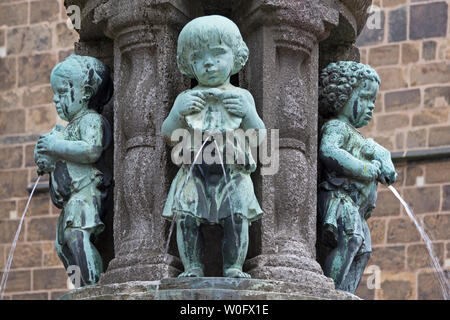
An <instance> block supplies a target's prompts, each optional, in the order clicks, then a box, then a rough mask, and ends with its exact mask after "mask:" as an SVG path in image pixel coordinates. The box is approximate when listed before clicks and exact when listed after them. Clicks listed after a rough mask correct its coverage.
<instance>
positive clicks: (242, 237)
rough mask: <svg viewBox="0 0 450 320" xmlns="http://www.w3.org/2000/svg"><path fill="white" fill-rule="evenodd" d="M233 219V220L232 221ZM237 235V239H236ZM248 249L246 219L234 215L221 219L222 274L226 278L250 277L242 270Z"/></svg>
mask: <svg viewBox="0 0 450 320" xmlns="http://www.w3.org/2000/svg"><path fill="white" fill-rule="evenodd" d="M233 220H234V221H233ZM236 236H237V239H236ZM247 250H248V220H247V219H245V218H244V219H242V218H240V217H239V216H237V215H235V216H234V219H232V218H231V216H230V217H228V218H225V219H224V220H223V240H222V256H223V275H224V277H228V278H250V275H249V274H248V273H245V272H243V271H242V266H243V265H244V262H245V257H246V256H247Z"/></svg>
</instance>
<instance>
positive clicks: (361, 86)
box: [318, 61, 397, 293]
mask: <svg viewBox="0 0 450 320" xmlns="http://www.w3.org/2000/svg"><path fill="white" fill-rule="evenodd" d="M379 83H380V78H379V77H378V75H377V73H376V72H375V70H373V69H372V68H371V67H370V66H368V65H364V64H361V63H356V62H353V61H340V62H337V63H331V64H330V65H328V66H327V67H326V68H324V69H323V70H322V72H321V74H320V82H319V112H320V114H321V116H322V117H323V119H324V124H323V126H322V128H321V137H320V138H321V140H320V148H319V159H320V162H321V165H322V172H321V173H322V174H321V181H320V184H319V193H318V215H319V217H318V218H319V230H320V234H321V239H322V240H321V241H320V242H321V243H320V244H321V245H322V246H321V248H322V249H321V250H323V251H326V254H325V259H324V261H323V263H322V264H323V269H324V273H325V275H327V276H329V277H331V278H332V279H333V280H334V282H335V284H336V288H337V289H341V290H344V291H348V292H352V293H353V292H354V291H355V290H356V288H357V287H358V284H359V282H360V279H361V276H362V274H363V271H364V269H365V267H366V265H367V262H368V261H369V258H370V255H371V252H372V248H371V241H370V230H369V227H368V225H367V222H366V220H367V219H368V218H369V217H370V215H371V213H372V211H373V209H374V208H375V202H376V200H377V184H378V182H381V183H383V184H384V185H389V184H392V183H394V182H395V180H396V178H397V173H396V172H395V168H394V165H393V163H392V160H391V155H390V152H389V151H388V150H386V149H385V148H383V147H382V146H381V145H379V144H378V143H376V142H375V141H374V140H372V139H366V138H365V137H364V136H363V135H362V134H361V133H360V132H359V131H358V130H357V128H361V127H363V126H366V125H367V124H368V123H369V122H370V120H371V119H372V114H373V110H374V108H375V104H374V103H375V99H376V97H377V94H378V86H379ZM319 248H320V246H319Z"/></svg>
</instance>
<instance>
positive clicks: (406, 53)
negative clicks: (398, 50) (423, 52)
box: [402, 42, 420, 64]
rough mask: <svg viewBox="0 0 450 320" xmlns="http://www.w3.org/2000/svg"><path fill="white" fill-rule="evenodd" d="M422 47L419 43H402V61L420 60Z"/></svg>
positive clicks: (404, 62) (406, 62) (405, 62)
mask: <svg viewBox="0 0 450 320" xmlns="http://www.w3.org/2000/svg"><path fill="white" fill-rule="evenodd" d="M419 52H420V47H419V44H418V43H415V42H413V43H402V63H403V64H408V63H413V62H417V61H418V60H419Z"/></svg>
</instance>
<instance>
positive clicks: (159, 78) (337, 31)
mask: <svg viewBox="0 0 450 320" xmlns="http://www.w3.org/2000/svg"><path fill="white" fill-rule="evenodd" d="M65 4H66V6H67V7H69V6H71V5H78V6H79V7H80V8H81V18H82V19H81V29H80V30H78V33H79V34H80V40H79V42H78V43H76V44H75V53H76V54H79V55H88V56H93V57H96V58H98V59H100V60H101V61H102V62H103V63H105V64H106V65H108V66H109V67H110V68H111V69H112V70H113V77H114V98H113V102H110V103H109V104H108V105H107V106H105V108H104V112H103V114H104V115H105V116H106V117H107V118H109V120H110V121H111V123H113V131H114V157H113V158H114V161H113V168H114V199H113V203H114V205H113V207H112V209H113V210H110V213H111V214H110V215H109V219H107V221H106V222H105V224H107V227H106V230H105V232H104V233H105V235H104V237H103V240H102V242H101V243H100V244H99V245H98V248H99V251H101V252H102V248H103V249H104V250H103V251H104V252H105V254H104V255H103V259H104V261H103V262H104V265H105V266H107V268H106V271H105V273H104V274H102V276H101V278H100V281H99V282H98V283H97V284H96V285H93V286H86V287H82V288H79V289H75V290H73V291H71V292H69V293H68V294H66V295H65V296H63V299H357V297H356V296H354V295H352V294H350V293H347V292H343V291H338V290H335V286H334V283H333V280H331V279H330V278H327V277H326V276H325V275H324V274H323V271H322V268H321V266H320V265H319V263H318V262H317V260H316V233H317V231H316V225H317V221H316V216H317V209H316V202H317V171H318V170H317V162H318V160H317V148H318V73H319V69H320V68H323V67H324V66H326V65H328V63H330V62H332V61H338V60H353V61H358V60H359V53H358V50H357V49H356V48H355V47H354V46H353V43H354V42H355V40H356V37H357V35H358V34H359V32H360V31H361V30H362V28H363V27H364V24H365V22H366V19H367V17H368V14H367V8H368V7H369V5H370V4H371V1H370V0H340V1H325V0H316V1H312V0H304V1H303V0H302V1H300V0H246V1H243V0H242V1H239V0H236V1H231V0H230V1H213V0H109V1H104V0H89V1H81V0H68V1H66V2H65ZM211 14H219V15H223V16H226V17H228V18H230V19H231V20H233V21H234V22H235V23H236V24H237V25H238V27H239V29H240V31H241V33H242V35H243V38H244V41H245V42H246V43H247V45H248V47H249V51H250V58H249V61H248V63H247V65H246V67H245V68H244V69H243V70H242V71H241V72H240V73H239V75H238V76H236V77H233V78H232V79H231V81H232V83H233V82H234V83H235V84H237V85H238V86H239V87H242V88H245V89H247V90H248V91H250V93H251V94H252V95H253V97H254V99H255V104H256V108H257V112H258V114H259V115H260V117H261V118H262V120H263V122H264V124H265V126H266V128H267V129H279V169H278V173H277V174H275V175H264V176H262V175H260V174H259V172H258V171H257V172H256V173H255V174H254V175H253V176H252V179H253V182H254V186H255V194H256V197H257V198H258V201H259V204H260V206H261V208H262V210H263V212H264V216H263V218H262V219H261V220H259V221H257V222H255V223H253V224H252V226H251V228H250V245H249V250H248V254H247V259H246V262H245V264H244V271H245V272H247V273H249V274H250V275H251V276H252V279H235V278H233V279H230V278H221V265H220V263H221V261H222V259H221V258H220V240H219V239H221V234H220V230H219V229H217V228H216V227H215V226H212V227H205V228H204V230H203V233H204V237H205V238H207V239H209V240H208V243H213V244H214V243H216V244H217V245H211V246H208V247H207V248H205V277H203V278H176V277H177V276H178V275H179V274H180V273H181V272H182V271H183V267H182V264H181V262H180V259H179V258H178V256H177V255H178V254H177V250H176V245H175V243H176V241H174V237H172V240H171V246H170V247H169V251H168V254H167V256H165V254H164V252H165V247H166V241H167V236H168V235H169V223H168V222H167V221H165V220H164V219H163V217H162V216H161V213H162V211H163V207H164V200H165V199H166V197H167V194H168V190H169V187H170V183H171V181H172V179H173V177H174V176H175V173H176V169H177V168H176V166H175V165H173V164H172V163H171V161H170V150H169V148H168V147H167V146H166V145H165V143H164V141H163V137H162V134H161V126H162V123H163V121H164V119H165V118H166V117H167V115H168V114H169V111H170V109H171V107H172V105H173V103H174V100H175V98H176V96H177V95H178V94H179V93H180V92H182V91H183V90H186V89H188V88H190V87H191V80H190V79H188V78H186V77H183V76H182V75H181V73H180V72H179V70H178V68H177V64H176V49H177V38H178V34H179V33H180V31H181V29H182V28H183V27H184V25H186V24H187V23H188V22H189V21H190V20H192V19H194V18H196V17H199V16H203V15H211ZM269 138H270V135H269ZM269 140H270V139H269ZM112 217H113V219H112ZM112 220H113V221H112ZM108 226H109V227H108ZM111 226H113V228H112V227H111ZM112 238H113V242H112ZM112 246H113V248H114V253H112ZM218 289H220V290H218Z"/></svg>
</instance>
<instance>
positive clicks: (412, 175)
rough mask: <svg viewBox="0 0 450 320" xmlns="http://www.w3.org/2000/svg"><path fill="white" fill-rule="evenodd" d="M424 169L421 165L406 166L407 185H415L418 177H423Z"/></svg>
mask: <svg viewBox="0 0 450 320" xmlns="http://www.w3.org/2000/svg"><path fill="white" fill-rule="evenodd" d="M423 175H424V170H423V168H422V167H421V166H408V167H407V168H406V179H405V185H406V186H413V185H415V184H416V182H417V177H423Z"/></svg>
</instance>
